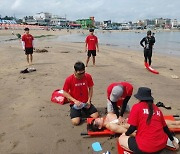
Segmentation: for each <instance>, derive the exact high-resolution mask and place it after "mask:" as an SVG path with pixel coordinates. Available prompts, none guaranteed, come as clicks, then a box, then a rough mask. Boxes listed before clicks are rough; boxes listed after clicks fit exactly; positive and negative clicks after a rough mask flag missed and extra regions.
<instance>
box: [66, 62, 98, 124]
mask: <svg viewBox="0 0 180 154" xmlns="http://www.w3.org/2000/svg"><path fill="white" fill-rule="evenodd" d="M74 70H75V71H74V74H72V75H70V76H69V77H67V78H66V80H65V83H64V87H63V94H64V96H65V97H66V98H67V99H69V100H70V117H71V121H72V124H73V125H78V124H79V123H80V120H81V116H82V115H81V113H82V111H83V112H84V113H85V114H86V115H88V116H90V117H92V118H97V117H98V116H99V114H98V112H97V109H96V108H95V106H94V105H93V104H92V103H91V99H92V95H93V86H94V83H93V80H92V77H91V75H90V74H88V73H85V65H84V63H82V62H80V61H78V62H76V63H75V65H74Z"/></svg>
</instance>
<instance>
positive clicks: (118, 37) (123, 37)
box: [57, 30, 180, 56]
mask: <svg viewBox="0 0 180 154" xmlns="http://www.w3.org/2000/svg"><path fill="white" fill-rule="evenodd" d="M95 35H96V36H97V37H98V39H99V44H100V45H101V44H103V45H108V46H112V47H116V48H117V47H118V48H122V49H131V50H135V51H141V52H142V51H143V48H142V47H141V46H140V41H141V39H142V38H143V37H145V36H146V32H139V33H137V32H110V31H105V32H102V31H101V32H98V30H96V32H95ZM85 38H86V35H85V34H83V33H77V34H68V35H64V36H59V37H58V38H57V40H58V41H61V42H75V43H76V42H82V43H83V42H84V41H85ZM155 38H156V43H155V45H154V50H153V52H157V53H164V54H171V55H175V56H180V32H172V31H171V32H156V33H155Z"/></svg>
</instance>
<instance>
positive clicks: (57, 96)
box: [51, 89, 67, 105]
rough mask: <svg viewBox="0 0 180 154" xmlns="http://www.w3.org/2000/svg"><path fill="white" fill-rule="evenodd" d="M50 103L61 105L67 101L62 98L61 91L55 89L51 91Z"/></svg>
mask: <svg viewBox="0 0 180 154" xmlns="http://www.w3.org/2000/svg"><path fill="white" fill-rule="evenodd" d="M51 102H53V103H58V104H61V105H63V104H65V103H67V99H66V98H65V97H64V95H63V90H62V89H57V90H55V91H53V93H52V96H51Z"/></svg>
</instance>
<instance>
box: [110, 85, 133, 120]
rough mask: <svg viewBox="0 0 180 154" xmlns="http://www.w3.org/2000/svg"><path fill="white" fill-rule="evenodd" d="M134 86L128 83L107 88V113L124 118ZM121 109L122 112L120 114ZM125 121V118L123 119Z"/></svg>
mask: <svg viewBox="0 0 180 154" xmlns="http://www.w3.org/2000/svg"><path fill="white" fill-rule="evenodd" d="M132 92H133V86H132V85H131V84H130V83H128V82H114V83H111V84H110V85H109V86H108V87H107V112H108V113H115V114H116V116H117V118H119V117H120V119H121V118H122V117H123V114H124V112H125V110H126V107H127V103H128V101H129V99H130V98H131V95H132ZM119 108H121V111H120V112H119ZM122 120H123V118H122Z"/></svg>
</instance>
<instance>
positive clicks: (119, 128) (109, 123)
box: [88, 113, 180, 135]
mask: <svg viewBox="0 0 180 154" xmlns="http://www.w3.org/2000/svg"><path fill="white" fill-rule="evenodd" d="M127 120H128V119H127V118H126V119H125V118H123V119H122V118H119V119H117V116H116V114H114V113H108V114H107V115H106V116H105V117H100V118H96V119H94V120H92V122H91V123H90V124H88V129H89V130H91V131H101V130H103V129H105V128H107V129H109V130H111V131H113V132H115V133H119V134H123V133H125V132H126V131H127V129H128V128H129V126H130V125H129V124H128V123H127ZM165 121H166V124H167V126H168V127H169V128H180V121H172V120H165ZM133 135H135V134H133Z"/></svg>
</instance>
